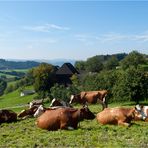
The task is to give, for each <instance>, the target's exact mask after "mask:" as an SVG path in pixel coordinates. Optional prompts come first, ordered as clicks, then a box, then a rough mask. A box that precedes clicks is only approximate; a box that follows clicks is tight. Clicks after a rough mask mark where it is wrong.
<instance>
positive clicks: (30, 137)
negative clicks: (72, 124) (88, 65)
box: [0, 91, 148, 148]
mask: <svg viewBox="0 0 148 148" xmlns="http://www.w3.org/2000/svg"><path fill="white" fill-rule="evenodd" d="M33 97H34V95H30V96H25V97H20V95H19V91H15V92H13V93H9V94H7V95H5V96H2V97H0V108H3V107H11V106H16V105H22V104H26V103H27V102H29V101H31V100H32V99H33ZM46 105H47V106H48V104H46ZM116 106H124V107H130V106H134V103H129V102H123V103H111V104H109V107H116ZM75 107H77V108H80V105H77V106H75ZM24 108H25V107H21V108H13V109H12V110H14V111H15V112H20V110H22V109H24ZM89 108H90V110H91V111H92V112H94V113H95V115H96V114H97V113H98V112H100V111H101V108H102V107H101V105H98V104H96V105H89ZM35 121H36V119H35V118H29V119H26V120H18V121H17V122H14V123H3V124H1V125H0V131H1V132H0V147H23V148H25V147H29V148H30V147H38V148H42V147H52V148H53V147H70V148H71V147H92V148H93V147H99V148H103V147H105V148H118V147H119V148H120V147H121V148H122V147H124V148H125V147H130V148H132V147H133V148H135V147H136V148H137V147H139V148H140V147H142V148H146V147H148V136H147V135H148V130H147V128H148V123H145V122H142V121H141V122H133V124H132V126H131V127H128V128H127V127H122V126H113V125H105V126H102V125H101V124H99V123H97V120H96V119H94V120H91V121H88V120H84V121H82V122H81V123H80V126H79V127H78V129H77V130H71V131H67V130H58V131H47V130H42V129H39V128H38V127H37V126H36V125H35Z"/></svg>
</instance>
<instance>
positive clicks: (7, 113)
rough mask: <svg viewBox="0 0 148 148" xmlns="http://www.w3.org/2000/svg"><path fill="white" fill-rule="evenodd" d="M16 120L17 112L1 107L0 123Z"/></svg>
mask: <svg viewBox="0 0 148 148" xmlns="http://www.w3.org/2000/svg"><path fill="white" fill-rule="evenodd" d="M14 121H17V114H16V113H15V112H13V111H12V110H7V109H2V110H0V124H1V123H4V122H8V123H9V122H14Z"/></svg>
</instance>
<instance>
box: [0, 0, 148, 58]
mask: <svg viewBox="0 0 148 148" xmlns="http://www.w3.org/2000/svg"><path fill="white" fill-rule="evenodd" d="M133 50H137V51H138V52H140V53H144V54H148V2H147V1H111V0H110V1H84V0H83V1H78V0H77V1H70V0H69V1H68V0H67V1H63V0H59V1H50V0H49V1H48V0H43V1H39V0H38V1H37V0H32V1H30V0H26V1H25V0H24V1H19V0H17V1H14V0H9V1H7V0H6V1H2V0H0V58H3V59H26V60H33V59H46V60H52V59H74V60H86V59H87V58H89V57H92V56H95V55H106V54H116V53H130V52H131V51H133Z"/></svg>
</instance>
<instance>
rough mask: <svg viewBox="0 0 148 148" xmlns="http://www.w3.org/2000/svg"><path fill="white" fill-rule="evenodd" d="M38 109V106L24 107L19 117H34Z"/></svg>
mask: <svg viewBox="0 0 148 148" xmlns="http://www.w3.org/2000/svg"><path fill="white" fill-rule="evenodd" d="M37 109H38V106H33V107H31V108H29V109H24V110H22V111H21V112H20V113H19V114H18V117H19V118H22V119H26V118H28V117H33V115H34V113H35V112H36V111H37Z"/></svg>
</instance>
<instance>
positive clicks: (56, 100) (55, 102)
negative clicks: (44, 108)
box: [50, 98, 72, 107]
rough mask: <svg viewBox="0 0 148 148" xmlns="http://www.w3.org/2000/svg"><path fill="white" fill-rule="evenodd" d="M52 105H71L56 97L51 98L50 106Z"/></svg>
mask: <svg viewBox="0 0 148 148" xmlns="http://www.w3.org/2000/svg"><path fill="white" fill-rule="evenodd" d="M53 106H65V107H72V106H71V105H70V104H69V103H67V102H65V101H63V100H58V99H55V98H54V99H52V101H51V104H50V107H53Z"/></svg>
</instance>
